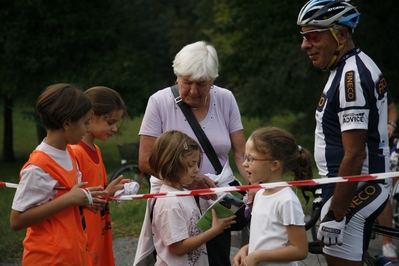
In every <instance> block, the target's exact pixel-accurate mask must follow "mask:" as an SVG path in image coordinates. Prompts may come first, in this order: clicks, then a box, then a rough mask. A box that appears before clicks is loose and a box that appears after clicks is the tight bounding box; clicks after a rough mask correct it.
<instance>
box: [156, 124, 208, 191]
mask: <svg viewBox="0 0 399 266" xmlns="http://www.w3.org/2000/svg"><path fill="white" fill-rule="evenodd" d="M194 151H199V152H200V154H202V153H201V147H200V145H199V144H198V143H197V142H196V141H195V140H194V139H192V138H191V137H189V136H188V135H187V134H184V133H183V132H180V131H178V130H169V131H165V132H164V133H162V134H161V135H160V136H159V137H158V138H157V140H156V141H155V144H154V146H153V148H152V151H151V155H150V158H149V165H150V167H151V169H152V170H153V171H154V172H156V173H158V174H159V177H160V178H161V179H162V180H167V181H168V182H170V183H172V184H179V183H180V178H181V176H182V175H184V174H186V173H187V171H188V166H187V162H186V161H185V158H186V157H187V156H189V155H191V154H192V153H193V152H194ZM201 161H202V156H201V155H200V157H199V159H198V167H200V166H201Z"/></svg>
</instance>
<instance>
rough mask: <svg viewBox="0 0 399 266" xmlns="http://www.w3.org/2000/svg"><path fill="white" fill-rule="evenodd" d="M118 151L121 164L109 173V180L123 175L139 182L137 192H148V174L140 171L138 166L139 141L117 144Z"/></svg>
mask: <svg viewBox="0 0 399 266" xmlns="http://www.w3.org/2000/svg"><path fill="white" fill-rule="evenodd" d="M117 148H118V152H119V155H120V158H121V166H120V167H118V168H117V169H116V170H115V171H114V173H113V174H112V175H111V177H110V179H109V182H112V181H113V180H114V179H116V178H118V177H119V176H120V175H123V176H124V178H127V179H131V180H133V181H136V182H137V183H139V184H140V190H139V193H148V192H150V175H149V174H147V173H144V172H142V171H140V168H139V166H138V164H137V163H138V157H139V142H132V143H128V144H125V145H118V146H117Z"/></svg>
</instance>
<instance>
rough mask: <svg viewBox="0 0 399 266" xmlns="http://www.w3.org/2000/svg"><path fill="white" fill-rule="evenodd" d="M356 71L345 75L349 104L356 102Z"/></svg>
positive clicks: (346, 94)
mask: <svg viewBox="0 0 399 266" xmlns="http://www.w3.org/2000/svg"><path fill="white" fill-rule="evenodd" d="M354 76H355V71H353V70H352V71H348V72H346V73H345V98H346V101H347V102H353V101H356V89H355V82H354V79H353V78H354Z"/></svg>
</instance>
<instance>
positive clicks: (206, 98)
mask: <svg viewBox="0 0 399 266" xmlns="http://www.w3.org/2000/svg"><path fill="white" fill-rule="evenodd" d="M207 101H208V95H207V96H206V97H205V101H204V104H203V105H202V106H201V107H196V108H191V110H193V111H196V110H199V109H202V108H203V107H204V106H205V105H206V103H207Z"/></svg>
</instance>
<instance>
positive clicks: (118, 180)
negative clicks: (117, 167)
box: [107, 175, 132, 196]
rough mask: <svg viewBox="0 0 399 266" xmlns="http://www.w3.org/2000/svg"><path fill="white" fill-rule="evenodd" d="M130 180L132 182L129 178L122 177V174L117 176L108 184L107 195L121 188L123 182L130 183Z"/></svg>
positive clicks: (111, 194)
mask: <svg viewBox="0 0 399 266" xmlns="http://www.w3.org/2000/svg"><path fill="white" fill-rule="evenodd" d="M130 182H132V180H131V179H123V175H120V176H118V178H116V179H114V180H113V181H112V182H111V183H109V184H108V186H107V192H108V194H107V196H113V195H114V194H115V192H116V191H118V190H122V189H123V185H124V184H125V183H130Z"/></svg>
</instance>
